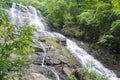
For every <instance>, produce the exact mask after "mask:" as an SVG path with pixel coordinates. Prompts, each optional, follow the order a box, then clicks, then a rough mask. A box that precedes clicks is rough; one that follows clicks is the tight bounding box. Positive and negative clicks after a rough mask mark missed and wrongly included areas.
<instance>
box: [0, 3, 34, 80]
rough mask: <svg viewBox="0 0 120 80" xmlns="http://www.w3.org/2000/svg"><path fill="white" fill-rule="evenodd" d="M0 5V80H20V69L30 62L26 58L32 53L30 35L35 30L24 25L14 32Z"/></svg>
mask: <svg viewBox="0 0 120 80" xmlns="http://www.w3.org/2000/svg"><path fill="white" fill-rule="evenodd" d="M0 3H1V5H2V6H1V8H0V80H16V79H17V80H22V78H21V77H22V73H23V70H22V69H24V67H25V66H26V65H28V62H30V61H28V60H27V56H28V54H30V53H31V52H33V51H34V49H33V48H32V44H33V40H32V35H33V32H35V31H36V29H35V28H34V27H33V26H29V25H25V26H23V28H22V29H21V30H17V31H14V27H15V26H14V25H13V24H11V23H10V22H9V17H8V15H7V13H6V11H5V10H4V7H5V6H6V4H5V3H4V2H0ZM13 55H15V56H14V58H13Z"/></svg>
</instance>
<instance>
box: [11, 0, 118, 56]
mask: <svg viewBox="0 0 120 80" xmlns="http://www.w3.org/2000/svg"><path fill="white" fill-rule="evenodd" d="M11 1H14V2H18V3H21V4H24V5H32V6H35V7H36V8H38V9H39V10H41V11H42V13H43V15H44V16H45V18H46V19H47V20H48V21H49V22H50V23H51V24H52V25H53V26H54V28H56V29H57V30H59V31H60V32H61V33H64V34H65V35H67V36H71V37H76V38H78V39H81V40H84V41H87V42H90V43H93V44H97V45H98V46H100V47H101V48H104V49H105V50H108V51H109V52H110V53H112V54H114V53H116V54H120V32H119V31H120V2H119V0H34V1H33V0H27V2H26V3H24V1H25V0H11Z"/></svg>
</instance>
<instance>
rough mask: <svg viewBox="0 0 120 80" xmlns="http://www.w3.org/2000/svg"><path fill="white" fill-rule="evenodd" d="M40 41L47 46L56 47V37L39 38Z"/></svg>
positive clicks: (57, 39)
mask: <svg viewBox="0 0 120 80" xmlns="http://www.w3.org/2000/svg"><path fill="white" fill-rule="evenodd" d="M40 41H43V42H46V43H47V44H48V45H50V46H53V47H57V46H58V45H59V44H58V41H59V38H58V37H50V36H45V37H40Z"/></svg>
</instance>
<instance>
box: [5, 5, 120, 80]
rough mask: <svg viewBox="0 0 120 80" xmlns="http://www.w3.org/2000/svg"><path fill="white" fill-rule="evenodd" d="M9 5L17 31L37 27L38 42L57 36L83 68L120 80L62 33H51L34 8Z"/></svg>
mask: <svg viewBox="0 0 120 80" xmlns="http://www.w3.org/2000/svg"><path fill="white" fill-rule="evenodd" d="M7 4H8V5H9V6H8V8H7V10H6V11H7V12H8V14H9V16H10V21H11V23H13V24H14V25H15V27H16V29H19V28H21V27H22V26H23V25H24V24H30V25H33V26H35V28H36V29H37V30H38V32H37V33H36V34H34V37H33V39H35V40H37V39H36V37H37V38H38V37H41V36H55V37H58V38H60V39H64V40H66V48H67V49H68V50H69V51H70V53H71V54H72V55H73V56H74V57H75V58H76V59H77V60H78V62H79V63H80V64H81V65H82V66H83V67H86V68H87V69H88V70H89V71H95V72H97V73H99V74H100V75H106V76H107V77H108V78H109V80H120V78H117V76H116V74H115V73H114V72H113V71H111V70H109V69H107V68H106V67H104V66H103V65H102V63H100V62H99V61H98V60H96V59H95V58H94V57H93V56H91V55H89V54H88V53H87V52H86V51H85V50H84V49H83V48H82V47H80V46H78V45H77V44H76V43H75V42H73V41H71V40H70V39H67V38H66V37H65V36H63V35H62V34H60V33H57V32H50V31H49V26H48V24H47V23H46V21H45V20H44V18H43V16H42V15H41V13H40V12H39V11H37V10H36V9H35V8H34V7H32V6H22V5H20V4H16V3H7ZM17 26H18V27H17ZM43 61H44V60H43ZM88 63H92V65H91V64H90V65H88Z"/></svg>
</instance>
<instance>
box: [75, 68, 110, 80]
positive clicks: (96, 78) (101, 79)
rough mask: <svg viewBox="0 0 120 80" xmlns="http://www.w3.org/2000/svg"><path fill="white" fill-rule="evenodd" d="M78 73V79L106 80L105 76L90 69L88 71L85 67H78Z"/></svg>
mask: <svg viewBox="0 0 120 80" xmlns="http://www.w3.org/2000/svg"><path fill="white" fill-rule="evenodd" d="M77 71H78V75H79V79H80V80H108V79H107V78H106V77H105V76H101V75H99V74H98V73H96V72H94V71H92V72H89V71H88V70H87V69H86V68H78V70H77Z"/></svg>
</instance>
